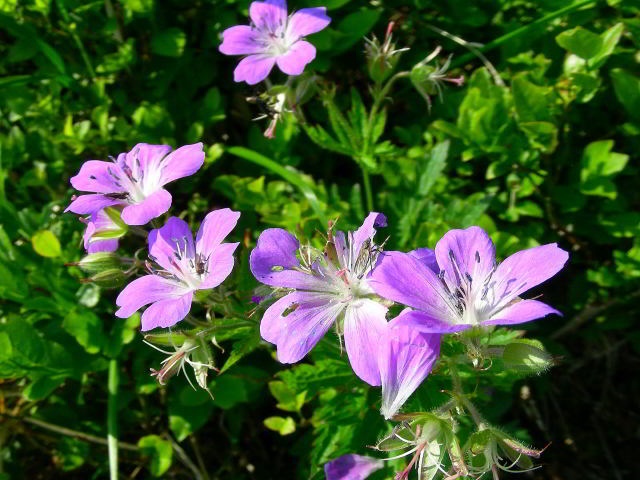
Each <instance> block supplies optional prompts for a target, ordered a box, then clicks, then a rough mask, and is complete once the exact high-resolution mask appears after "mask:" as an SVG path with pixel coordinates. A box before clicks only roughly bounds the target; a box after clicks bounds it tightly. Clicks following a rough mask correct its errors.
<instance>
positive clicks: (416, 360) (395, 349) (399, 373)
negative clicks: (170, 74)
mask: <svg viewBox="0 0 640 480" xmlns="http://www.w3.org/2000/svg"><path fill="white" fill-rule="evenodd" d="M409 311H410V310H408V309H407V310H406V311H405V312H403V313H401V314H400V315H398V316H397V317H396V318H394V319H393V320H391V321H390V322H389V323H388V324H387V326H388V331H387V334H386V335H385V336H384V337H383V340H382V342H383V344H382V347H381V350H380V351H379V354H378V366H379V368H380V377H381V379H382V407H380V413H382V415H384V418H386V419H387V420H388V419H390V418H391V417H393V416H394V415H395V414H396V413H397V412H398V410H400V407H402V405H403V404H404V402H405V401H406V400H407V399H408V398H409V396H410V395H411V394H412V393H413V392H414V391H415V390H416V389H417V388H418V387H419V386H420V384H421V383H422V381H423V380H424V379H425V378H427V375H429V372H431V369H432V368H433V364H434V363H435V362H436V359H437V358H438V355H439V353H440V336H441V335H440V334H438V333H424V332H422V331H421V327H422V325H420V324H418V325H416V321H415V319H413V318H411V316H410V315H405V313H408V312H409Z"/></svg>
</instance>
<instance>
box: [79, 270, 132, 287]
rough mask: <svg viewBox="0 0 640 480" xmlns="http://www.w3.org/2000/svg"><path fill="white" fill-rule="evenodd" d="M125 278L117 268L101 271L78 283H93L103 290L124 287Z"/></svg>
mask: <svg viewBox="0 0 640 480" xmlns="http://www.w3.org/2000/svg"><path fill="white" fill-rule="evenodd" d="M126 279H127V276H126V275H125V273H124V272H123V271H122V270H120V269H119V268H110V269H108V270H102V271H101V272H98V273H96V274H95V275H93V276H91V277H89V278H85V279H83V280H80V283H95V284H96V285H99V286H101V287H104V288H118V287H121V286H123V285H124V282H125V280H126Z"/></svg>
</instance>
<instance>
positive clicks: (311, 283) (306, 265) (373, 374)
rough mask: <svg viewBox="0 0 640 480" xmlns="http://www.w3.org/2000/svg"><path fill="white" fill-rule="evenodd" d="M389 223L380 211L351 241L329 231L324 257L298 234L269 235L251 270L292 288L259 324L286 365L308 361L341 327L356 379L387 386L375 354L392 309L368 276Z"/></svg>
mask: <svg viewBox="0 0 640 480" xmlns="http://www.w3.org/2000/svg"><path fill="white" fill-rule="evenodd" d="M386 224H387V222H386V217H385V216H384V215H383V214H381V213H375V212H373V213H370V214H369V216H368V217H367V218H366V219H365V221H364V223H363V224H362V226H361V227H360V228H359V229H358V230H357V231H356V232H348V235H347V236H345V234H344V233H343V232H336V234H335V235H332V234H331V230H330V231H329V240H328V242H327V246H326V248H325V252H324V253H323V252H320V251H318V250H316V249H314V248H311V247H302V248H300V242H298V240H297V239H296V237H294V236H293V235H291V234H290V233H288V232H287V231H285V230H282V229H280V228H270V229H267V230H265V231H264V232H262V234H261V235H260V237H259V238H258V245H257V247H256V248H255V249H254V250H253V251H252V252H251V257H250V259H249V263H250V266H251V272H252V273H253V275H254V276H255V277H256V278H257V279H258V280H259V281H260V282H262V283H265V284H267V285H271V286H273V287H281V288H287V289H293V291H292V292H291V293H289V294H288V295H286V296H284V297H283V298H281V299H279V300H278V301H276V302H275V303H274V304H273V305H271V306H270V307H269V308H268V309H267V311H266V312H265V313H264V316H263V318H262V322H261V325H260V334H261V335H262V338H264V339H265V340H267V341H268V342H271V343H275V344H276V345H277V346H278V360H279V361H281V362H282V363H294V362H297V361H299V360H300V359H302V358H303V357H304V356H305V355H306V354H307V353H308V352H309V350H311V349H312V348H313V347H314V346H315V344H316V343H317V342H318V341H319V340H320V339H321V338H322V337H323V336H324V334H325V333H326V332H327V330H329V327H331V325H333V324H334V323H335V325H336V331H337V333H338V335H340V336H342V335H344V340H345V345H346V349H347V355H348V356H349V361H350V362H351V366H352V367H353V370H354V372H355V373H356V375H358V376H359V377H360V378H361V379H363V380H364V381H365V382H367V383H369V384H371V385H380V373H379V371H378V365H377V358H376V353H377V351H378V346H379V343H380V338H382V336H383V335H384V332H385V328H386V320H385V315H386V312H387V308H386V307H384V306H383V305H381V304H380V303H378V302H376V301H375V300H373V299H372V298H371V297H372V296H374V295H375V292H374V291H373V290H372V289H371V287H370V286H369V284H368V279H367V275H368V274H369V272H371V270H372V269H373V267H374V266H375V264H376V260H377V258H378V255H379V253H380V248H379V247H377V246H376V245H375V244H374V243H373V236H374V235H375V233H376V230H375V227H384V226H386ZM298 250H299V251H300V258H301V260H302V263H301V262H300V260H299V259H298V258H296V252H297V251H298Z"/></svg>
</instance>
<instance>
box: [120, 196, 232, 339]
mask: <svg viewBox="0 0 640 480" xmlns="http://www.w3.org/2000/svg"><path fill="white" fill-rule="evenodd" d="M239 217H240V213H238V212H234V211H232V210H229V209H228V208H224V209H222V210H214V211H213V212H210V213H209V214H208V215H207V216H206V217H205V219H204V221H203V222H202V225H200V230H198V235H197V236H196V242H195V246H194V243H193V235H192V233H191V230H190V229H189V225H187V223H186V222H185V221H184V220H181V219H179V218H177V217H171V218H169V220H167V223H166V224H165V225H164V226H163V227H162V228H160V229H155V230H151V232H150V233H149V257H150V258H151V259H152V260H153V262H155V263H156V264H157V265H158V267H154V266H151V265H150V264H149V265H148V267H149V270H150V271H151V275H145V276H144V277H140V278H137V279H136V280H134V281H133V282H131V283H130V284H129V285H127V286H126V287H125V289H124V290H123V291H122V292H120V295H118V298H117V299H116V304H117V305H118V306H119V307H120V309H119V310H118V311H117V312H116V316H117V317H120V318H127V317H129V316H131V315H132V314H133V313H134V312H135V311H137V310H139V309H140V308H142V307H143V306H145V305H148V304H150V303H151V304H152V305H151V306H150V307H148V308H147V309H146V310H145V311H144V313H143V314H142V330H143V331H145V330H151V329H152V328H156V327H170V326H172V325H175V324H176V323H178V322H179V321H180V320H182V319H183V318H184V317H186V316H187V314H188V313H189V310H190V309H191V299H192V297H193V292H195V291H196V290H206V289H209V288H214V287H217V286H218V285H220V283H222V281H223V280H224V279H225V278H227V276H228V275H229V274H230V273H231V270H232V269H233V252H234V251H235V249H236V248H237V246H238V245H239V244H238V243H222V240H223V239H224V237H226V236H227V235H228V234H229V232H231V230H233V228H234V227H235V226H236V223H237V222H238V218H239Z"/></svg>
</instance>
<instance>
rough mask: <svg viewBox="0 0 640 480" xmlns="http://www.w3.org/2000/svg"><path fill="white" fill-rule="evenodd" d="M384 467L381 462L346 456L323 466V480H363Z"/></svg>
mask: <svg viewBox="0 0 640 480" xmlns="http://www.w3.org/2000/svg"><path fill="white" fill-rule="evenodd" d="M383 466H384V463H383V462H382V460H379V459H377V458H373V457H366V456H364V455H355V454H353V453H352V454H348V455H342V456H341V457H338V458H336V459H335V460H331V461H330V462H327V463H325V464H324V475H325V480H365V478H367V477H368V476H369V475H371V474H372V473H373V472H375V471H377V470H380V469H381V468H382V467H383Z"/></svg>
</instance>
